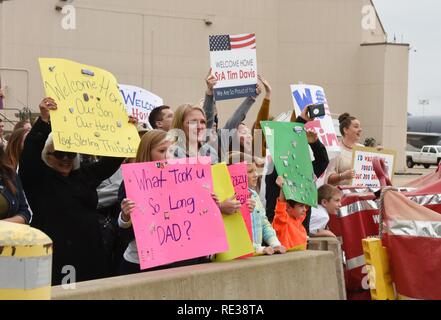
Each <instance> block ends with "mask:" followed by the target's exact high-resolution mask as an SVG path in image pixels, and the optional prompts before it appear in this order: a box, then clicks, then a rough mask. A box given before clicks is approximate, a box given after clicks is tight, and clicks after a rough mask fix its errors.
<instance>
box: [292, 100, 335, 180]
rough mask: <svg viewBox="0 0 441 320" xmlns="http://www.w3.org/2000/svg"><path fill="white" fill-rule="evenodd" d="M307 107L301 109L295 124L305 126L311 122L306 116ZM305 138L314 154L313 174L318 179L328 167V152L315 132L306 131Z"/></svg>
mask: <svg viewBox="0 0 441 320" xmlns="http://www.w3.org/2000/svg"><path fill="white" fill-rule="evenodd" d="M308 107H309V106H307V107H305V108H304V109H303V111H302V113H301V114H300V115H299V116H298V117H297V119H296V122H299V123H304V124H306V123H307V122H309V121H312V120H313V119H311V118H310V117H309V115H308ZM306 138H307V139H308V144H309V146H310V147H311V150H312V152H313V154H314V159H315V160H314V161H313V162H312V166H313V168H314V174H315V175H316V177H320V176H321V175H322V174H323V172H325V170H326V168H327V167H328V165H329V157H328V152H327V151H326V147H325V146H324V145H323V143H322V142H321V141H320V139H318V136H317V132H315V130H312V129H307V130H306Z"/></svg>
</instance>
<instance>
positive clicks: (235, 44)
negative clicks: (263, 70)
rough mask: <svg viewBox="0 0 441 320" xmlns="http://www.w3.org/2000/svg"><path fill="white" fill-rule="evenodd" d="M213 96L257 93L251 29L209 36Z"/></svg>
mask: <svg viewBox="0 0 441 320" xmlns="http://www.w3.org/2000/svg"><path fill="white" fill-rule="evenodd" d="M209 45H210V61H211V68H212V74H213V75H214V76H215V77H216V79H217V84H216V86H215V87H214V97H215V100H227V99H236V98H240V97H249V96H255V95H256V84H257V58H256V36H255V34H254V33H249V34H237V35H213V36H209Z"/></svg>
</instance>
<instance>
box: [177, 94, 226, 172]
mask: <svg viewBox="0 0 441 320" xmlns="http://www.w3.org/2000/svg"><path fill="white" fill-rule="evenodd" d="M169 134H171V135H172V136H173V137H175V143H174V146H173V149H174V150H173V157H175V158H190V157H203V156H208V157H210V158H211V164H215V163H217V162H218V154H217V152H216V150H215V149H214V148H213V147H212V146H210V145H209V144H208V143H206V141H207V119H206V117H205V112H204V110H203V109H202V108H201V107H199V106H198V105H191V104H188V103H187V104H183V105H181V106H179V107H178V109H177V110H176V111H175V115H174V118H173V123H172V129H171V130H170V131H169Z"/></svg>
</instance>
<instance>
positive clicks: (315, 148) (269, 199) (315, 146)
mask: <svg viewBox="0 0 441 320" xmlns="http://www.w3.org/2000/svg"><path fill="white" fill-rule="evenodd" d="M296 122H299V123H305V121H304V120H303V119H302V118H300V117H297V119H296ZM309 146H310V147H311V149H312V152H313V154H314V159H315V160H314V161H313V162H312V167H313V169H314V174H315V175H316V176H317V177H320V176H321V175H322V174H323V172H325V170H326V168H327V167H328V164H329V158H328V153H327V151H326V148H325V146H324V145H323V143H321V141H320V140H317V141H316V142H314V143H312V144H310V145H309ZM277 176H278V175H277V171H276V168H275V167H274V170H272V172H271V174H269V175H267V176H266V177H265V186H266V192H265V198H266V215H267V216H268V220H269V221H270V222H272V221H273V218H274V210H275V208H276V202H277V198H278V196H279V194H280V188H279V187H278V186H277V184H276V179H277ZM310 218H311V209H309V210H308V212H307V213H306V218H305V220H304V221H303V225H304V227H305V229H306V232H307V233H308V235H309V220H310Z"/></svg>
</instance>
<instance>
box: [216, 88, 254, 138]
mask: <svg viewBox="0 0 441 320" xmlns="http://www.w3.org/2000/svg"><path fill="white" fill-rule="evenodd" d="M261 92H262V87H261V85H260V84H257V87H256V94H257V95H259V94H260V93H261ZM256 98H257V96H256V97H247V98H246V99H245V100H244V101H243V102H242V104H241V105H240V106H239V107H238V108H237V109H236V111H234V113H233V115H232V116H231V117H230V119H228V121H227V123H226V124H225V126H224V129H228V130H232V129H237V127H238V126H239V125H240V123H241V122H242V121H244V120H245V118H246V116H247V113H248V111H250V109H251V107H252V105H253V104H254V102H256Z"/></svg>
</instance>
